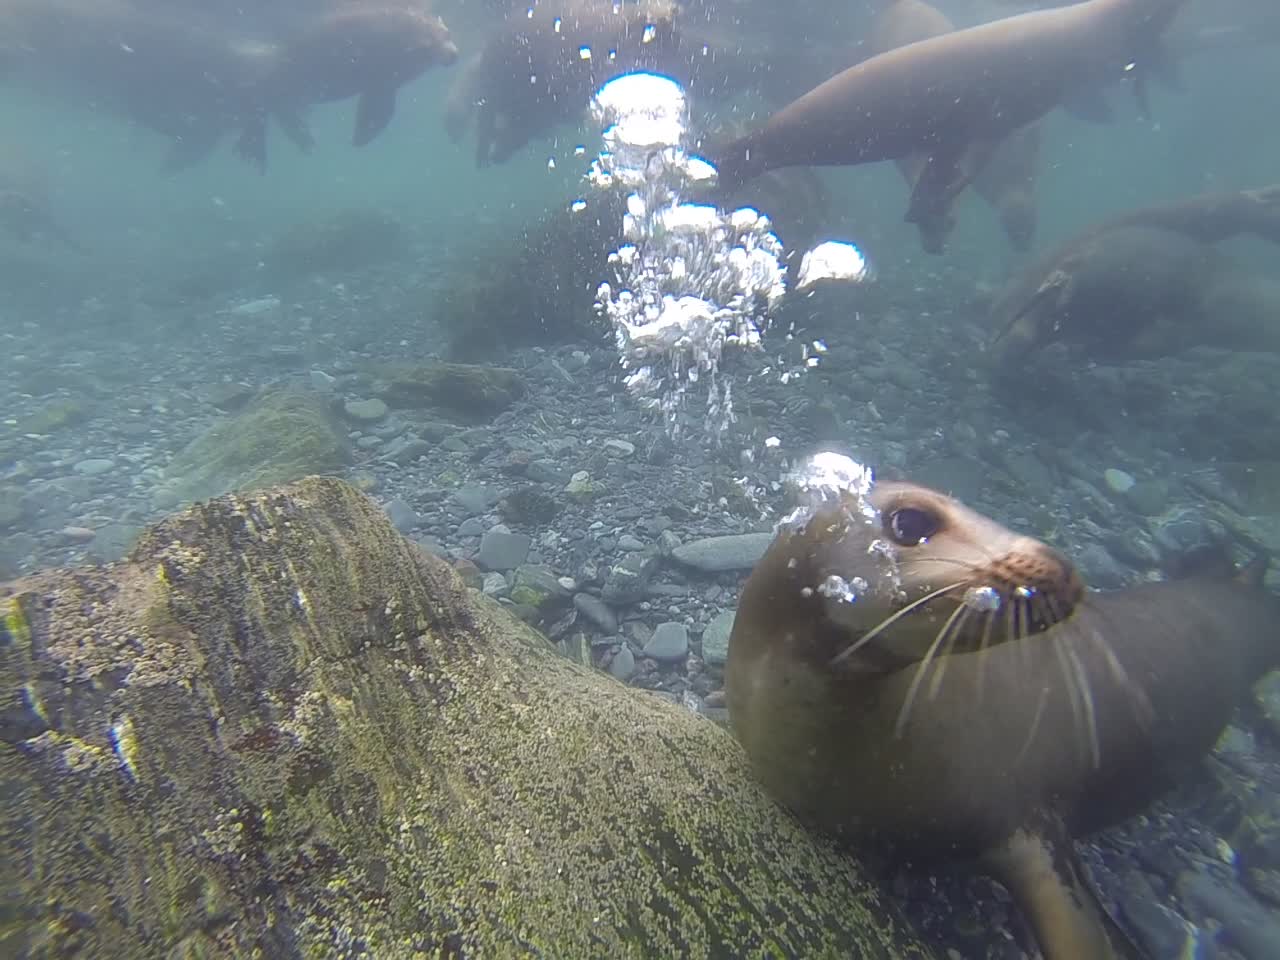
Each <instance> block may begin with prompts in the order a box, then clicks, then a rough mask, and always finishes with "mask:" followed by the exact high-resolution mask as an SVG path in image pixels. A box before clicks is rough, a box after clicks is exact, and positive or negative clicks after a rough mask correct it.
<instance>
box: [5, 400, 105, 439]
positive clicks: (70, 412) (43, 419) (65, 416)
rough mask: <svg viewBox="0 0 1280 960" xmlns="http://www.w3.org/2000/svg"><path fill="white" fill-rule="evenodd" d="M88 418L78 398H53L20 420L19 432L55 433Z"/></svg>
mask: <svg viewBox="0 0 1280 960" xmlns="http://www.w3.org/2000/svg"><path fill="white" fill-rule="evenodd" d="M86 419H88V413H87V412H86V411H85V409H84V405H83V404H81V403H80V402H79V401H78V400H71V399H61V400H53V401H51V402H49V403H46V404H45V405H44V406H42V407H40V408H39V409H38V410H35V411H33V412H32V413H30V414H28V415H27V416H25V417H23V418H22V419H20V420H19V421H18V426H17V432H18V433H40V434H45V433H53V432H55V431H57V430H61V429H62V428H63V427H67V426H71V425H72V424H76V423H80V422H82V421H84V420H86Z"/></svg>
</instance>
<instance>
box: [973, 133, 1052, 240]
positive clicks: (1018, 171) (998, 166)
mask: <svg viewBox="0 0 1280 960" xmlns="http://www.w3.org/2000/svg"><path fill="white" fill-rule="evenodd" d="M1040 141H1041V130H1040V123H1039V122H1036V123H1029V124H1027V125H1026V126H1025V127H1021V128H1020V129H1018V130H1015V131H1013V133H1011V134H1009V135H1008V136H1007V137H1005V138H1004V139H1003V140H1001V141H1000V143H999V144H997V145H996V147H995V149H994V150H992V151H991V155H990V156H989V157H988V158H987V162H986V163H985V164H984V165H983V166H982V168H981V169H980V170H978V172H977V173H976V174H975V175H974V177H973V189H974V190H975V191H976V192H977V194H978V196H980V197H982V199H983V200H985V201H986V202H987V205H988V206H990V207H991V209H992V210H994V211H995V214H996V216H997V217H999V219H1000V226H1001V227H1003V228H1004V234H1005V236H1006V237H1008V239H1009V245H1010V246H1011V247H1013V249H1014V250H1016V251H1018V252H1019V253H1025V252H1026V251H1028V250H1030V249H1031V244H1032V242H1033V241H1034V240H1035V236H1036V226H1037V224H1038V222H1039V219H1040V211H1039V206H1038V204H1037V203H1036V179H1037V177H1038V176H1039V174H1040Z"/></svg>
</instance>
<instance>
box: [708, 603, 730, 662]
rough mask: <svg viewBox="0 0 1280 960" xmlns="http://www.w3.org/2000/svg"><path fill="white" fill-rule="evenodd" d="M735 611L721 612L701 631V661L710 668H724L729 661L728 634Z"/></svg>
mask: <svg viewBox="0 0 1280 960" xmlns="http://www.w3.org/2000/svg"><path fill="white" fill-rule="evenodd" d="M736 613H737V611H735V610H722V611H721V612H720V613H717V614H716V615H715V618H714V619H713V620H712V621H711V622H710V623H708V624H707V628H706V629H705V630H703V631H702V659H703V660H705V661H706V662H707V663H709V664H711V665H712V666H724V663H725V661H726V660H728V659H729V634H730V633H732V632H733V620H734V616H735V614H736Z"/></svg>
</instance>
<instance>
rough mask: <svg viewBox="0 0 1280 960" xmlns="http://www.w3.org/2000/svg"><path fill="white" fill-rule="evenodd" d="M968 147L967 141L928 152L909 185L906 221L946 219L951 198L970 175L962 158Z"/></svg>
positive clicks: (932, 221)
mask: <svg viewBox="0 0 1280 960" xmlns="http://www.w3.org/2000/svg"><path fill="white" fill-rule="evenodd" d="M968 149H969V145H968V144H965V145H964V146H963V147H960V148H951V147H944V148H940V149H938V150H937V151H935V152H934V153H932V154H930V155H929V159H928V160H927V161H926V162H925V164H924V166H923V167H922V168H921V169H920V175H919V176H918V177H916V182H915V186H914V187H912V189H911V200H910V201H909V202H908V204H907V215H906V217H905V219H906V221H907V223H919V224H944V223H946V221H947V219H948V218H949V217H950V215H951V201H952V200H954V199H955V198H956V196H957V195H958V194H959V193H960V191H961V190H963V189H964V188H965V187H966V186H968V184H969V180H970V179H971V178H972V173H971V171H970V170H968V169H966V166H967V165H966V164H965V163H963V162H962V160H963V159H964V157H965V156H966V154H967V151H968Z"/></svg>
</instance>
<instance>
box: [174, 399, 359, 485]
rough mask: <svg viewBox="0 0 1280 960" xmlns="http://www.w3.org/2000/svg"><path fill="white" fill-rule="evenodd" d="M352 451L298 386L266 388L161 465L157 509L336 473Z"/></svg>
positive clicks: (324, 412)
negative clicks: (315, 475)
mask: <svg viewBox="0 0 1280 960" xmlns="http://www.w3.org/2000/svg"><path fill="white" fill-rule="evenodd" d="M350 460H351V451H350V449H349V448H348V446H347V441H346V438H345V437H344V436H343V435H342V433H341V432H339V429H338V427H337V425H336V424H335V423H334V421H333V418H332V417H330V416H329V413H328V411H327V410H326V409H325V406H324V404H323V403H322V402H321V401H320V400H319V399H318V398H317V397H315V396H314V395H313V394H309V393H304V392H302V391H300V390H292V389H276V390H268V391H266V392H265V393H263V394H262V395H260V396H259V397H258V398H257V399H255V400H254V401H253V402H252V403H250V404H249V405H248V406H247V407H246V408H245V409H244V410H243V411H242V412H241V413H239V414H238V415H237V416H235V417H230V418H228V419H226V420H220V421H219V422H217V423H215V424H214V425H213V426H212V427H210V428H209V429H208V430H206V431H205V432H204V433H203V434H201V435H200V436H198V437H196V438H195V439H194V440H192V441H191V443H189V444H188V445H187V446H186V448H185V449H183V450H182V451H180V452H179V453H178V455H177V456H175V457H174V458H173V461H172V462H171V463H170V464H169V465H168V466H167V467H166V468H165V478H164V482H163V483H162V484H161V486H160V487H159V488H158V489H157V490H156V492H155V495H154V499H155V501H156V504H157V506H159V507H162V508H164V507H172V506H175V505H177V504H179V503H185V502H189V501H192V500H203V499H207V498H208V497H216V496H219V495H221V494H224V493H228V492H231V491H247V490H260V489H263V488H265V487H270V486H275V485H278V484H281V483H290V482H292V481H294V480H298V479H300V478H302V477H305V476H309V475H311V474H321V473H336V472H338V471H340V470H342V468H343V467H344V466H345V465H346V464H347V463H349V462H350Z"/></svg>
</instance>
